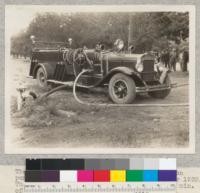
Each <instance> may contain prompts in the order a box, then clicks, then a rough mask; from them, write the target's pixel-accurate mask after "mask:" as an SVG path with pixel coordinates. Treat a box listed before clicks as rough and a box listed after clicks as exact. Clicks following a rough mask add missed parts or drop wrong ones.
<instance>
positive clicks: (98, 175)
mask: <svg viewBox="0 0 200 193" xmlns="http://www.w3.org/2000/svg"><path fill="white" fill-rule="evenodd" d="M94 182H110V171H109V170H95V171H94Z"/></svg>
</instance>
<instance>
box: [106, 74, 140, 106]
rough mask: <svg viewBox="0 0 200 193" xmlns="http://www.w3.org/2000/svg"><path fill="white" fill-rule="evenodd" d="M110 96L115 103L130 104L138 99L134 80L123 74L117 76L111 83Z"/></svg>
mask: <svg viewBox="0 0 200 193" xmlns="http://www.w3.org/2000/svg"><path fill="white" fill-rule="evenodd" d="M108 90H109V96H110V98H111V100H112V101H113V102H114V103H117V104H129V103H132V102H133V100H134V99H135V97H136V86H135V82H134V80H133V79H132V78H131V77H129V76H127V75H125V74H122V73H117V74H115V75H114V76H113V77H112V78H111V79H110V82H109V87H108Z"/></svg>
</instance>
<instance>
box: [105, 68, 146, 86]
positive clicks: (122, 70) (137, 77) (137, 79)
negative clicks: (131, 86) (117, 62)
mask: <svg viewBox="0 0 200 193" xmlns="http://www.w3.org/2000/svg"><path fill="white" fill-rule="evenodd" d="M116 73H123V74H125V75H127V76H130V77H132V78H133V80H134V81H135V82H136V85H137V83H140V84H141V83H142V84H144V83H143V80H142V79H141V77H140V74H138V73H137V72H135V71H134V70H133V69H131V68H128V67H116V68H113V69H112V70H111V71H110V72H109V73H108V74H107V75H106V76H105V77H104V79H103V80H102V81H101V83H106V82H109V80H110V79H111V78H112V76H113V75H115V74H116Z"/></svg>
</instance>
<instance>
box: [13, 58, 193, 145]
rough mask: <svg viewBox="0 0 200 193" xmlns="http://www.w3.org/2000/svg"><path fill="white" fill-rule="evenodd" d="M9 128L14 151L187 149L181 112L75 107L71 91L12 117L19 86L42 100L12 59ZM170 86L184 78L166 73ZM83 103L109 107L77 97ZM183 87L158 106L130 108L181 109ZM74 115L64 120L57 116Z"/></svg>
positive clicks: (22, 64)
mask: <svg viewBox="0 0 200 193" xmlns="http://www.w3.org/2000/svg"><path fill="white" fill-rule="evenodd" d="M11 63H12V76H10V77H12V85H11V86H10V88H11V90H12V91H13V92H12V97H11V122H12V136H11V140H12V144H14V145H15V146H16V147H30V148H33V147H44V148H45V147H46V148H52V147H62V148H63V147H111V148H115V147H130V148H140V147H142V148H145V147H163V148H164V147H168V148H169V147H172V148H178V147H181V148H182V147H187V146H188V144H189V122H188V114H189V110H188V108H187V107H100V106H85V105H81V104H78V103H77V102H76V101H75V99H74V98H73V95H72V92H71V91H59V92H57V93H55V94H53V95H51V96H50V97H49V98H48V100H47V101H45V102H42V103H41V102H32V101H27V103H26V104H25V106H24V108H23V109H22V110H21V111H20V112H17V111H16V91H15V90H16V87H17V86H18V85H19V82H20V83H22V84H25V85H26V86H27V87H28V89H29V90H33V91H35V92H36V93H38V94H42V93H44V92H45V90H42V89H40V88H38V86H37V85H36V81H35V80H32V79H29V78H26V76H27V75H28V70H29V62H28V61H24V60H23V59H12V60H11ZM171 79H172V82H173V83H174V82H176V83H178V84H181V83H188V79H189V76H188V74H187V73H182V72H172V73H171ZM79 96H80V97H81V98H82V99H83V100H85V101H87V102H99V103H102V102H106V103H111V102H110V101H109V99H108V97H107V96H106V95H105V94H102V93H98V94H97V93H96V94H95V93H92V94H91V93H90V94H88V93H80V92H79ZM187 102H188V86H184V87H180V88H176V89H173V90H172V91H171V93H170V95H169V96H168V97H167V98H165V99H164V100H163V99H162V100H160V99H153V98H150V97H149V96H148V95H145V94H143V95H140V96H137V98H136V100H135V101H134V103H143V104H148V103H151V104H159V103H166V104H167V103H187ZM58 109H62V110H64V111H70V112H73V113H75V115H72V116H70V117H67V116H63V115H60V114H58V112H57V110H58Z"/></svg>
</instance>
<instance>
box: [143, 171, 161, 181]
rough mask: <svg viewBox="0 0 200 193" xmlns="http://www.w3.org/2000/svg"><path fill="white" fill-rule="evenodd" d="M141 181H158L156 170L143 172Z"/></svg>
mask: <svg viewBox="0 0 200 193" xmlns="http://www.w3.org/2000/svg"><path fill="white" fill-rule="evenodd" d="M143 175H144V176H143V180H144V181H145V182H157V181H158V170H144V172H143Z"/></svg>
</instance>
